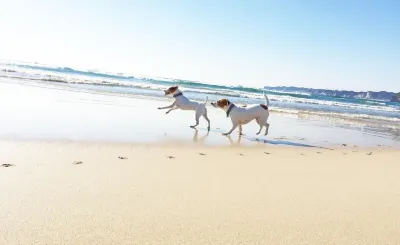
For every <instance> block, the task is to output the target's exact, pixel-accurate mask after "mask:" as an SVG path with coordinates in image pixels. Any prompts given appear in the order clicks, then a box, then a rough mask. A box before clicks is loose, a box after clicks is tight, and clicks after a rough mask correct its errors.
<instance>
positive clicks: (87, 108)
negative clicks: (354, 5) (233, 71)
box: [0, 81, 400, 245]
mask: <svg viewBox="0 0 400 245" xmlns="http://www.w3.org/2000/svg"><path fill="white" fill-rule="evenodd" d="M0 102H1V103H0V114H1V115H2V120H1V123H0V193H1V195H0V244H7V245H14V244H141V245H142V244H310V245H311V244H313V245H315V244H332V245H340V244H343V245H345V244H346V245H347V244H360V245H368V244H393V245H397V244H400V233H399V232H398V231H399V230H400V179H399V174H398V173H399V170H400V166H399V164H398V163H399V161H398V159H399V157H400V151H399V149H400V147H399V146H400V145H399V142H400V141H399V140H398V125H388V127H387V128H385V126H381V127H375V124H374V123H373V122H362V123H360V122H357V121H348V120H345V119H340V118H339V119H338V118H336V119H326V118H322V119H321V118H309V117H307V116H305V115H302V114H299V115H291V114H281V113H276V112H272V113H271V118H270V124H271V128H270V134H269V135H268V136H266V137H265V136H256V135H255V132H256V131H257V129H258V128H257V126H256V124H255V123H254V124H249V125H246V126H245V127H244V133H245V135H244V136H243V137H239V136H238V135H237V132H234V133H233V134H232V136H231V137H223V136H221V133H222V132H224V131H225V130H227V129H229V128H230V121H229V120H228V119H227V118H226V116H225V115H224V113H221V111H219V110H217V109H213V108H209V117H210V118H211V131H210V132H207V131H206V129H205V124H204V122H201V123H200V127H199V129H198V130H193V129H191V128H189V125H190V124H191V123H192V121H193V113H192V112H190V111H189V112H187V111H186V112H184V111H174V112H173V113H171V114H169V115H165V113H164V112H162V111H159V110H157V109H156V108H157V107H158V106H160V105H164V104H168V103H170V102H169V100H168V99H166V98H161V97H160V98H159V99H158V100H155V99H149V98H146V97H138V96H133V97H132V96H124V95H121V96H115V95H110V94H104V93H97V92H96V91H91V90H88V91H86V90H76V89H74V88H66V87H60V86H55V85H53V84H48V85H43V84H37V83H34V82H21V81H17V82H15V81H3V82H1V83H0Z"/></svg>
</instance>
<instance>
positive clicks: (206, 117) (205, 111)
mask: <svg viewBox="0 0 400 245" xmlns="http://www.w3.org/2000/svg"><path fill="white" fill-rule="evenodd" d="M204 109H205V110H204V113H203V117H204V119H206V121H207V123H208V128H207V129H208V131H210V119H208V116H207V109H206V108H204Z"/></svg>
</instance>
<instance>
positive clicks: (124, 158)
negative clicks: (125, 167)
mask: <svg viewBox="0 0 400 245" xmlns="http://www.w3.org/2000/svg"><path fill="white" fill-rule="evenodd" d="M118 158H119V159H121V160H126V159H128V158H127V157H121V156H119V157H118Z"/></svg>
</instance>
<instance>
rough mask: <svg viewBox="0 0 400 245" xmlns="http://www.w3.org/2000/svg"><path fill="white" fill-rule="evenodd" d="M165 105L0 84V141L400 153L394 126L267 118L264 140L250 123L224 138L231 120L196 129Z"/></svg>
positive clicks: (218, 118)
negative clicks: (394, 150)
mask: <svg viewBox="0 0 400 245" xmlns="http://www.w3.org/2000/svg"><path fill="white" fill-rule="evenodd" d="M169 103H171V100H170V99H166V98H158V99H154V98H153V99H149V98H143V97H141V98H140V97H132V96H127V97H121V96H115V95H111V94H102V93H96V92H93V91H83V90H74V89H71V88H65V87H59V86H54V85H43V84H37V83H32V82H23V81H21V82H18V83H17V82H15V81H4V80H2V81H0V115H1V119H2V120H1V122H0V139H46V140H52V139H54V140H73V141H113V142H133V143H142V142H143V143H155V142H165V141H168V142H177V143H196V144H206V145H231V144H233V145H236V144H244V145H251V144H265V145H286V146H288V145H289V146H298V147H312V146H317V147H331V146H337V145H342V144H347V145H348V146H354V145H356V146H365V147H375V146H391V147H396V148H397V147H399V148H400V125H391V126H382V125H377V124H375V123H373V122H371V123H368V122H357V121H349V120H345V119H340V118H326V117H318V116H312V117H311V116H309V115H303V114H281V113H274V112H272V113H271V114H270V119H269V123H270V125H271V127H270V131H269V135H268V136H261V137H256V135H255V133H256V132H257V131H258V125H257V124H256V123H255V122H254V123H253V122H251V123H249V124H247V125H245V126H244V127H243V131H244V134H245V135H244V136H242V137H239V136H238V134H237V131H235V132H234V133H232V136H231V137H224V136H222V135H221V133H222V132H226V131H228V130H229V129H230V127H231V122H230V119H228V118H226V116H225V113H224V112H223V111H221V110H219V109H216V108H212V107H210V106H209V107H208V114H209V117H210V119H211V131H210V132H209V133H207V130H206V122H205V121H204V120H203V119H200V126H199V128H198V130H193V129H191V128H189V125H192V124H193V123H194V112H193V111H180V110H175V111H172V112H171V113H170V114H168V115H165V111H161V110H157V107H159V106H165V105H169Z"/></svg>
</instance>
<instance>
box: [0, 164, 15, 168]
mask: <svg viewBox="0 0 400 245" xmlns="http://www.w3.org/2000/svg"><path fill="white" fill-rule="evenodd" d="M1 166H2V167H4V168H8V167H12V166H14V164H10V163H3V164H1Z"/></svg>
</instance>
